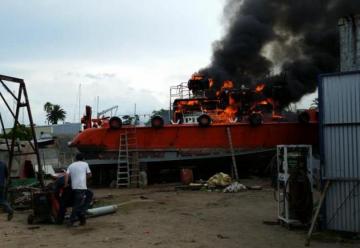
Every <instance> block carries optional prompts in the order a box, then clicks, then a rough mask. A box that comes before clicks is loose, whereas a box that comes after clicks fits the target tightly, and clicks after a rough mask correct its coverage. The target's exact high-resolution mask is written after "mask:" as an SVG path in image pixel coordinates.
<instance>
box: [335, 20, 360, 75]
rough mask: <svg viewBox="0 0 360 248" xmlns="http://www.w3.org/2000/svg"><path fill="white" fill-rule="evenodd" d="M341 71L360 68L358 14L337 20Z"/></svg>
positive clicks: (359, 24) (359, 26)
mask: <svg viewBox="0 0 360 248" xmlns="http://www.w3.org/2000/svg"><path fill="white" fill-rule="evenodd" d="M339 33H340V60H341V63H340V64H341V71H343V72H344V71H354V70H360V15H352V16H347V17H344V18H341V19H340V20H339Z"/></svg>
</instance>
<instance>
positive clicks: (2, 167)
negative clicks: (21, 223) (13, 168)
mask: <svg viewBox="0 0 360 248" xmlns="http://www.w3.org/2000/svg"><path fill="white" fill-rule="evenodd" d="M8 175H9V172H8V169H7V166H6V164H5V163H4V162H3V161H0V206H2V207H3V208H4V210H5V212H6V213H7V214H8V217H7V219H8V220H9V221H10V220H11V219H12V218H13V215H14V210H13V209H12V208H11V206H10V204H9V203H8V202H7V200H6V192H5V188H6V179H7V177H8Z"/></svg>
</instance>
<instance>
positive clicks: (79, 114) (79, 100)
mask: <svg viewBox="0 0 360 248" xmlns="http://www.w3.org/2000/svg"><path fill="white" fill-rule="evenodd" d="M80 111H81V83H80V84H79V115H78V117H79V120H80V119H81V112H80Z"/></svg>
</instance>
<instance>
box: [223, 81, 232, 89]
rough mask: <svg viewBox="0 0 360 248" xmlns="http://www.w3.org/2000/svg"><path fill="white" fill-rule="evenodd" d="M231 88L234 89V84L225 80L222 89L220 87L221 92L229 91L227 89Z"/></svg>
mask: <svg viewBox="0 0 360 248" xmlns="http://www.w3.org/2000/svg"><path fill="white" fill-rule="evenodd" d="M232 88H234V83H233V81H231V80H225V81H224V82H223V85H222V87H221V89H222V90H225V89H227V90H229V89H232Z"/></svg>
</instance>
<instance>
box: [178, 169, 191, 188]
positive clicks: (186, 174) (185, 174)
mask: <svg viewBox="0 0 360 248" xmlns="http://www.w3.org/2000/svg"><path fill="white" fill-rule="evenodd" d="M180 180H181V182H182V183H183V184H185V185H187V184H190V183H192V182H193V181H194V176H193V171H192V169H188V168H182V169H181V170H180Z"/></svg>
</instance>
